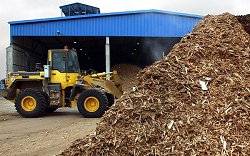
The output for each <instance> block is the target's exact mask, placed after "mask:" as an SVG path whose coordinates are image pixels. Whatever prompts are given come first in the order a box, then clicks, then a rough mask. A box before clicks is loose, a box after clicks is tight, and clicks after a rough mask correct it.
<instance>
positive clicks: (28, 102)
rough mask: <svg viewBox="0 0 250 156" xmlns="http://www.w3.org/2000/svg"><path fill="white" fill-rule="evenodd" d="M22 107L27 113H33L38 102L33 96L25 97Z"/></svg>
mask: <svg viewBox="0 0 250 156" xmlns="http://www.w3.org/2000/svg"><path fill="white" fill-rule="evenodd" d="M21 105H22V108H23V109H24V110H25V111H33V110H34V109H35V108H36V100H35V99H34V98H33V97H32V96H25V97H24V98H23V99H22V101H21Z"/></svg>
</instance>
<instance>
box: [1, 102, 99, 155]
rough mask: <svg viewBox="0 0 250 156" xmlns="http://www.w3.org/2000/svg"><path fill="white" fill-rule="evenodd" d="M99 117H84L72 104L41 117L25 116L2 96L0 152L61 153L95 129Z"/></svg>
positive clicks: (11, 153) (21, 153)
mask: <svg viewBox="0 0 250 156" xmlns="http://www.w3.org/2000/svg"><path fill="white" fill-rule="evenodd" d="M99 120H100V119H87V118H82V116H81V115H80V114H79V112H78V111H77V109H69V108H60V109H58V110H57V111H56V112H55V113H52V114H48V115H46V116H45V117H41V118H22V117H21V116H20V115H19V114H18V113H17V112H16V110H15V107H14V105H13V104H12V103H10V102H9V101H7V100H4V99H2V98H0V145H1V146H0V155H8V156H11V155H19V156H22V155H23V156H26V155H44V156H51V155H55V154H59V153H61V152H62V151H63V150H64V149H65V148H66V147H68V146H69V145H70V144H71V142H73V141H74V140H76V139H78V138H82V137H84V136H85V135H87V134H90V133H91V132H93V131H94V129H95V128H96V123H97V122H99Z"/></svg>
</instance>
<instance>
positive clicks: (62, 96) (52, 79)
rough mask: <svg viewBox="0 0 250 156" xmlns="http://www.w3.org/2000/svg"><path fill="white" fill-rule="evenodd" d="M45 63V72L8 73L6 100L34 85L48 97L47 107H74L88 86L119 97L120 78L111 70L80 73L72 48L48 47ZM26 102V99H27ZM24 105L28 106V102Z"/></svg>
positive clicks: (13, 98) (120, 91)
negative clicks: (107, 71) (46, 69)
mask: <svg viewBox="0 0 250 156" xmlns="http://www.w3.org/2000/svg"><path fill="white" fill-rule="evenodd" d="M56 54H57V55H56ZM70 55H72V56H70ZM60 56H62V58H60ZM58 58H60V59H61V61H62V62H64V63H65V66H66V69H65V71H60V70H64V68H63V67H62V68H61V66H60V65H61V64H63V63H62V62H61V63H60V62H59V63H57V64H56V59H58ZM70 58H73V60H70ZM67 61H68V62H67ZM70 61H71V63H73V64H74V70H71V71H69V67H68V66H67V65H68V64H70ZM47 62H48V63H47V65H48V68H49V70H48V71H45V69H44V71H35V72H26V71H19V72H12V73H8V79H7V83H6V91H7V92H6V93H7V95H6V96H5V97H6V99H8V100H10V101H13V102H15V99H16V97H17V95H18V93H19V92H20V91H21V90H23V89H26V88H35V89H38V90H40V91H41V92H43V93H46V94H47V95H48V97H49V100H50V102H49V105H48V107H65V106H67V107H74V106H76V105H77V99H78V97H79V95H80V94H81V93H82V92H83V91H84V90H86V89H89V88H94V89H97V90H101V91H102V92H103V93H105V94H110V95H113V96H114V97H116V98H120V97H121V96H122V90H121V87H120V86H121V81H120V78H119V76H118V73H117V72H116V71H114V72H111V73H96V74H80V68H79V64H78V58H77V55H76V52H75V51H72V50H49V51H48V60H47ZM56 66H58V69H56ZM72 66H73V65H72ZM72 69H73V67H72ZM48 73H49V74H48ZM46 75H47V76H46ZM27 99H32V98H27ZM92 99H94V98H92ZM26 101H28V102H29V100H26ZM30 101H32V100H30ZM87 101H88V103H91V102H89V101H91V100H87ZM92 101H93V100H92ZM24 104H25V105H26V106H27V108H28V105H27V102H26V103H24ZM30 107H31V106H30ZM25 109H26V107H25ZM90 110H91V109H90Z"/></svg>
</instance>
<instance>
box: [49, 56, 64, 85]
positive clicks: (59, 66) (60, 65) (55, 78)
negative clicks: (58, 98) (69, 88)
mask: <svg viewBox="0 0 250 156" xmlns="http://www.w3.org/2000/svg"><path fill="white" fill-rule="evenodd" d="M51 55H52V56H51V57H52V61H51V79H50V82H51V83H60V84H61V86H62V89H63V88H64V86H65V84H66V83H67V73H66V60H67V52H65V51H52V54H51Z"/></svg>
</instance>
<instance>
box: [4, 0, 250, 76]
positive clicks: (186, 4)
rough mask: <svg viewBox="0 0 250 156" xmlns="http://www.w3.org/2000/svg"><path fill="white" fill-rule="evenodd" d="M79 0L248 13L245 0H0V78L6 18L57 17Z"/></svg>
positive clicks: (126, 7) (107, 6)
mask: <svg viewBox="0 0 250 156" xmlns="http://www.w3.org/2000/svg"><path fill="white" fill-rule="evenodd" d="M75 2H80V3H83V4H88V5H92V6H96V7H99V8H100V10H101V13H107V12H121V11H131V10H146V9H158V10H166V11H175V12H183V13H191V14H198V15H207V14H221V13H224V12H229V13H232V14H235V15H244V14H250V9H249V6H250V1H249V0H77V1H74V0H0V79H2V78H4V77H5V73H6V59H5V57H6V55H5V53H6V50H5V49H6V47H8V46H9V45H10V42H9V41H10V38H9V24H8V22H9V21H19V20H27V19H39V18H50V17H60V16H61V11H60V9H59V6H61V5H65V4H70V3H75Z"/></svg>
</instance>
